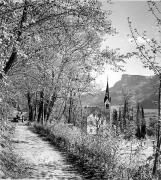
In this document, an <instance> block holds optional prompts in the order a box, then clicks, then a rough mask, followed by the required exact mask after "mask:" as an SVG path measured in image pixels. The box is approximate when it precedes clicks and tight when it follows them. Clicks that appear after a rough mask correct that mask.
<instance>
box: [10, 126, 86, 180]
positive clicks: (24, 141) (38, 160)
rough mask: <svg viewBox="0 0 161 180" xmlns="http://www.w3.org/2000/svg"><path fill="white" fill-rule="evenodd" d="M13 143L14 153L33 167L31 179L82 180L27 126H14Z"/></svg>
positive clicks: (51, 147) (53, 149)
mask: <svg viewBox="0 0 161 180" xmlns="http://www.w3.org/2000/svg"><path fill="white" fill-rule="evenodd" d="M13 141H14V142H15V143H14V144H15V152H16V153H17V154H18V155H19V156H21V157H22V158H23V159H25V161H26V162H28V163H29V164H30V165H31V167H33V169H34V170H33V175H32V178H34V179H53V180H71V179H73V180H83V178H82V177H81V176H80V175H79V174H78V173H77V172H75V171H73V170H72V169H73V167H72V166H71V165H69V164H67V162H66V161H65V157H64V156H63V155H62V154H61V153H60V152H59V151H58V150H57V149H56V148H54V147H53V146H51V145H50V144H49V143H48V142H47V141H43V140H42V139H41V138H40V137H38V135H37V134H34V133H33V132H31V131H30V130H29V129H28V127H27V126H24V125H23V124H17V125H16V129H15V135H14V137H13Z"/></svg>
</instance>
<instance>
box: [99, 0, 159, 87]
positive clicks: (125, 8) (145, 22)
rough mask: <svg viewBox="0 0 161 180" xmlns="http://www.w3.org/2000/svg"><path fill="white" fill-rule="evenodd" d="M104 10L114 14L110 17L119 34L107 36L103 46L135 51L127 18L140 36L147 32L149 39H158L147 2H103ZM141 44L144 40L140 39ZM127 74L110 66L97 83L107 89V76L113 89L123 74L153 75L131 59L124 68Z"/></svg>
mask: <svg viewBox="0 0 161 180" xmlns="http://www.w3.org/2000/svg"><path fill="white" fill-rule="evenodd" d="M102 3H103V8H104V9H107V10H108V9H109V10H111V11H112V14H111V15H110V16H109V17H110V19H111V21H112V26H113V27H115V28H116V30H117V31H118V34H117V35H115V36H107V37H106V36H105V41H104V42H103V46H104V47H105V46H109V47H110V48H120V51H121V52H122V53H126V52H131V51H133V50H136V49H135V46H134V44H133V43H132V42H131V41H130V38H129V36H128V34H130V31H129V26H128V21H127V17H130V20H131V21H132V25H133V27H134V28H137V29H138V31H139V32H140V34H142V33H143V31H145V30H146V31H147V37H149V38H151V37H157V36H158V34H157V28H156V20H155V18H154V17H153V15H152V14H151V12H149V11H148V5H147V2H146V1H130V0H129V1H122V0H120V1H116V0H115V1H112V4H109V3H107V2H106V0H102ZM138 40H139V41H140V43H142V39H141V38H138ZM124 69H125V72H113V71H111V70H110V67H109V65H107V66H106V67H105V72H104V73H103V74H102V75H100V76H99V77H98V78H97V80H96V83H97V84H98V86H100V88H102V89H105V87H106V82H107V76H108V81H109V86H110V87H112V86H113V85H114V84H115V82H117V81H118V80H120V79H121V76H122V74H131V75H145V76H150V75H153V72H152V71H149V70H148V69H145V68H143V66H142V63H141V62H140V61H139V60H137V59H135V58H131V59H130V60H128V62H127V64H126V65H125V67H124Z"/></svg>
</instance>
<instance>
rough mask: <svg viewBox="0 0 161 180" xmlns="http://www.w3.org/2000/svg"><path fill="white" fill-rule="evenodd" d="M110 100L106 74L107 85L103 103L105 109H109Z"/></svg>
mask: <svg viewBox="0 0 161 180" xmlns="http://www.w3.org/2000/svg"><path fill="white" fill-rule="evenodd" d="M110 102H111V97H110V93H109V86H108V76H107V85H106V92H105V97H104V104H105V107H106V109H109V105H110Z"/></svg>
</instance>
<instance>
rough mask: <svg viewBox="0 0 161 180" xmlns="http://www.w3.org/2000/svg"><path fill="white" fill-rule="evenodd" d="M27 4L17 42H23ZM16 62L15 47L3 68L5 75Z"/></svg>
mask: <svg viewBox="0 0 161 180" xmlns="http://www.w3.org/2000/svg"><path fill="white" fill-rule="evenodd" d="M27 4H28V2H27V0H25V4H24V9H23V13H22V17H21V20H20V22H19V24H18V26H19V27H18V31H17V41H19V42H20V41H21V35H22V29H23V23H24V22H25V21H26V19H27ZM16 60H17V49H16V47H13V49H12V53H11V56H10V57H9V60H8V61H7V63H6V65H5V67H4V68H3V71H4V73H5V74H7V73H8V71H9V70H10V69H11V67H12V66H13V65H14V63H15V62H16ZM2 78H3V76H2V74H0V79H2Z"/></svg>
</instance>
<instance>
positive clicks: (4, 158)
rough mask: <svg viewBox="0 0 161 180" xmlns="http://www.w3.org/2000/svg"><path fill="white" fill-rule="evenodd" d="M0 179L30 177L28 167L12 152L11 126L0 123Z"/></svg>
mask: <svg viewBox="0 0 161 180" xmlns="http://www.w3.org/2000/svg"><path fill="white" fill-rule="evenodd" d="M0 126H1V129H0V140H1V144H0V145H1V147H0V178H1V179H6V178H11V179H23V178H27V177H29V176H30V175H31V171H30V168H29V165H28V164H27V163H25V162H24V160H23V159H22V158H20V157H19V156H18V155H17V154H15V153H14V152H13V146H12V141H11V139H12V138H11V137H12V135H13V133H14V126H13V124H11V123H9V122H7V121H2V120H1V121H0Z"/></svg>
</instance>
